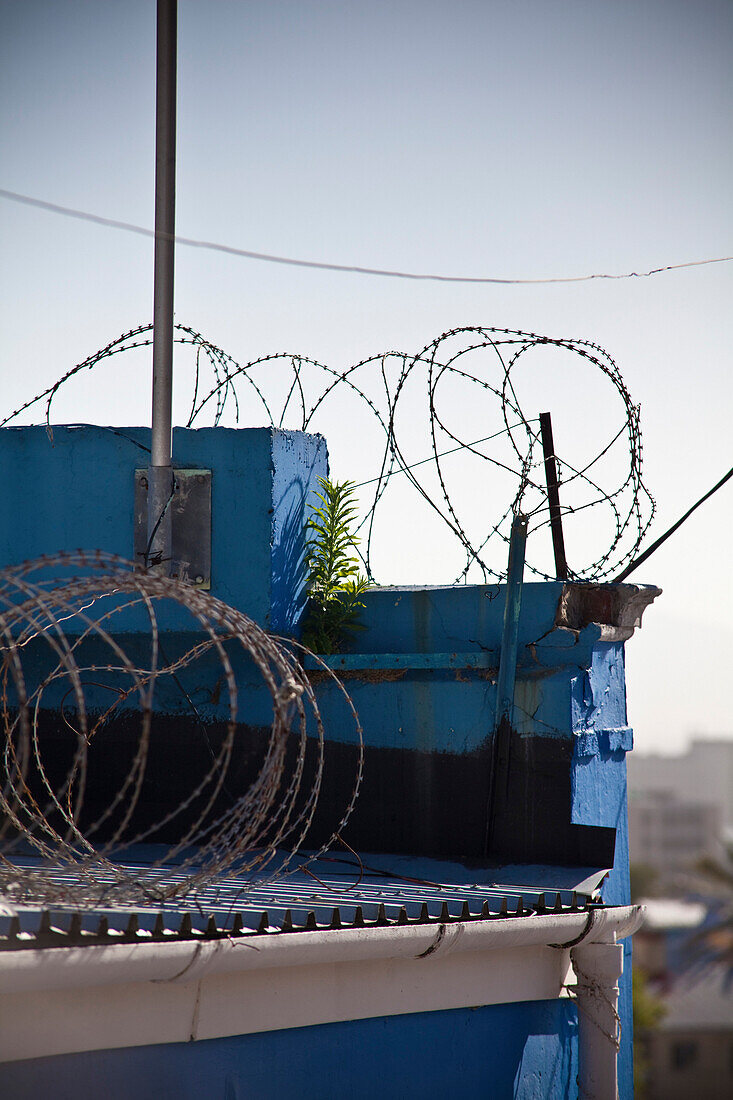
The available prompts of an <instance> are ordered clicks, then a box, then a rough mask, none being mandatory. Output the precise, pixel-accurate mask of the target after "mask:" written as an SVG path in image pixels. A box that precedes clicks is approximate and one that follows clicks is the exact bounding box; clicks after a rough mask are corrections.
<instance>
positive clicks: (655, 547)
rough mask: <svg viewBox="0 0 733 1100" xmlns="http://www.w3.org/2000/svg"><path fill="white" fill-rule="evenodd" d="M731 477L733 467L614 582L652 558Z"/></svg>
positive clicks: (616, 582)
mask: <svg viewBox="0 0 733 1100" xmlns="http://www.w3.org/2000/svg"><path fill="white" fill-rule="evenodd" d="M731 477H733V467H731V469H730V470H728V473H727V474H724V475H723V477H721V479H720V481H718V482H717V483H716V484H715V485H713V487H712V489H708V491H707V493H705V495H704V496H702V497H700V499H699V500H698V501H696V502H695V504H693V505H692V507H691V508H688V509H687V511H686V512H685V514H684V516H680V518H679V519H678V520H677V522H676V523H673V524H672V526H671V527H670V528H669V529H668V530H667V531H665V532H664V534H663V535H660V536H659V538H658V539H657V540H656V542H653V543H652V544H651V546H650V547H648V549H646V550H645V551H644V553H643V554H639V557H638V558H635V559H634V561H632V562H630V563H629V565H627V566H626V568H625V569H624V570H622V572H621V573H619V575H618V576H617V577H615V578H614V579H613V581H612V583H613V584H620V583H621V581H623V580H625V579H626V578H627V577H628V576H629V574H630V573H633V572H634V570H635V569H636V568H637V567H638V566H640V565H641V564H642V562H645V561H646V560H647V558H650V557H651V556H652V554H653V553H654V551H655V550H658V549H659V547H660V546H661V545H662V543H663V542H666V541H667V539H668V538H669V537H670V535H673V534H674V533H675V531H676V530H677V529H678V528H679V527H681V526H682V524H683V523H684V522H685V520H687V519H689V518H690V516H691V515H692V513H693V512H695V511H697V509H698V508H699V507H700V505H701V504H704V503H705V501H706V500H709V499H710V497H711V496H712V495H713V493H717V491H718V489H722V487H723V486H724V485H725V483H726V481H729V480H730V478H731Z"/></svg>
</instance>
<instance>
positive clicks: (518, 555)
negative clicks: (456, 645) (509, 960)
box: [484, 515, 527, 855]
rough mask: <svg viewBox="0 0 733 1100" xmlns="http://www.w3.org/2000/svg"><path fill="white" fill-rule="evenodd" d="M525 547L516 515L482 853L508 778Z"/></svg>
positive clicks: (524, 535)
mask: <svg viewBox="0 0 733 1100" xmlns="http://www.w3.org/2000/svg"><path fill="white" fill-rule="evenodd" d="M526 546H527V517H526V516H522V515H517V516H515V517H514V519H513V521H512V533H511V537H510V540H509V564H508V567H507V578H506V602H505V604H504V628H503V631H502V635H501V654H500V656H499V674H498V676H497V680H496V713H495V717H494V742H493V745H492V752H491V771H490V774H489V798H488V805H487V808H486V837H485V842H484V855H488V854H489V851H490V849H491V844H492V839H493V833H494V824H495V821H496V816H497V811H498V809H499V806H498V803H497V799H498V794H499V787H498V783H497V777H498V776H499V774H501V773H503V774H504V777H505V780H508V777H509V755H510V749H511V740H512V710H513V708H514V681H515V680H516V677H517V653H518V649H519V613H520V611H521V609H522V582H523V580H524V555H525V550H526Z"/></svg>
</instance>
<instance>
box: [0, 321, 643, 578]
mask: <svg viewBox="0 0 733 1100" xmlns="http://www.w3.org/2000/svg"><path fill="white" fill-rule="evenodd" d="M175 339H176V342H177V343H179V344H188V345H191V346H192V348H193V349H194V352H195V364H194V372H193V387H192V393H191V402H190V409H189V414H188V419H187V421H186V426H187V427H194V426H203V425H204V424H206V423H208V424H210V425H214V426H216V425H218V424H220V423H221V421H222V418H223V417H224V415H225V413H226V412H227V411H228V410H231V412H232V415H233V419H234V422H235V423H236V424H240V423H243V424H247V425H248V426H255V425H261V424H262V422H263V421H264V422H265V423H266V424H267V425H269V426H272V427H278V428H282V427H288V428H297V429H300V430H303V431H316V430H319V429H321V428H322V426H323V424H324V423H326V424H327V423H328V414H329V413H331V414H333V415H332V423H338V421H339V419H341V418H342V414H341V413H340V405H339V398H340V397H343V396H344V395H345V394H348V395H350V396H351V397H354V398H356V399H357V400H358V402H359V403H360V405H361V408H362V409H363V410H364V412H365V413H366V414H367V417H368V419H369V421H370V422H371V423H372V424H373V425H374V426H376V427H377V428H378V430H379V432H380V433H381V435H382V436H383V442H382V444H381V447H380V450H379V451H378V452H375V453H374V455H373V470H374V476H373V477H372V478H371V479H370V480H369V481H367V482H362V483H361V484H360V485H359V486H358V488H360V489H363V490H367V495H366V496H364V497H363V498H362V504H363V509H362V518H361V521H360V524H359V534H360V537H361V540H362V541H361V547H360V554H361V556H362V558H363V562H364V566H365V569H366V572H367V575H368V576H369V578H370V579H371V580H374V579H375V570H374V568H373V556H374V555H373V551H374V543H375V539H376V537H377V520H378V517H379V511H380V506H382V505H383V504H384V503H385V500H386V496H387V493H388V490H389V489H391V488H392V485H393V482H394V478H395V475H404V478H406V479H407V482H408V483H409V485H411V486H412V489H413V490H414V492H415V493H416V494H417V495H418V496H419V497H420V498H421V499H422V500H423V502H424V503H425V504H426V505H427V506H428V508H429V509H430V510H431V512H432V513H433V514H434V515H435V516H436V517H438V518H439V521H440V522H441V523H442V524H443V525H444V527H445V528H446V530H447V531H448V532H449V533H450V535H451V536H452V538H453V539H454V540H455V542H456V544H457V546H458V547H459V551H460V555H461V558H462V566H461V568H460V570H459V571H458V573H457V574H456V575H454V576H453V577H452V578H445V579H450V580H455V581H458V582H462V581H466V580H474V579H476V580H481V581H483V582H494V581H500V580H501V579H503V577H504V576H505V575H506V569H505V562H506V544H507V543H508V539H509V529H510V526H511V519H512V516H513V515H514V514H516V513H517V512H519V511H521V512H523V513H524V514H525V515H527V516H529V517H530V521H531V522H530V532H531V531H533V530H537V529H538V528H541V527H544V526H546V525H547V524H549V522H550V516H549V505H548V501H547V492H546V488H545V485H544V477H543V473H542V467H543V452H542V446H541V441H540V433H539V427H538V420H537V419H536V418H533V417H531V416H529V415H528V414H527V413H526V412H525V410H524V409H523V407H522V402H521V401H520V399H519V397H518V394H517V388H516V385H515V379H516V375H517V371H518V368H519V367H520V366H521V365H523V364H524V363H525V361H526V358H527V355H528V353H529V352H530V351H532V350H533V349H537V348H555V349H563V350H565V351H567V352H570V353H572V354H573V355H575V356H577V357H579V359H580V360H581V361H582V362H583V363H584V364H586V365H587V366H588V367H590V368H591V369H593V370H596V371H599V372H600V373H601V375H602V376H603V377H604V378H605V379H606V380H607V381H608V383H609V384H610V386H611V389H612V391H613V393H615V397H616V399H617V400H618V403H619V409H620V416H619V420H618V427H617V430H615V431H614V432H613V433H612V434H611V435H610V437H609V438H608V439H605V440H604V441H603V442H602V445H601V446H600V447H599V449H598V451H597V452H596V454H595V455H594V457H593V458H591V459H590V461H588V462H585V463H582V464H573V463H571V462H569V461H568V460H566V459H564V458H563V457H562V454H559V455H557V456H556V465H557V469H558V480H559V488H560V492H561V497H563V496H564V499H562V511H563V513H564V514H565V515H566V516H567V515H569V514H571V513H572V514H575V513H580V512H586V511H588V510H590V511H591V512H592V515H593V518H594V529H595V530H596V531H597V530H598V529H599V526H600V525H599V522H598V521H599V518H600V517H599V516H598V510H599V509H600V510H603V509H605V513H606V521H607V528H608V532H610V533H607V535H606V536H605V537H604V536H597V537H596V536H594V537H595V538H596V541H598V538H600V539H602V540H603V541H602V544H601V546H600V549H599V551H598V552H597V553H595V556H594V557H593V558H592V560H590V561H588V562H586V563H585V564H579V563H578V562H577V561H576V562H573V560H571V561H570V563H569V566H570V569H569V575H570V578H571V579H575V580H586V581H588V580H590V581H602V580H604V579H610V578H612V577H613V576H614V575H615V574H616V573H618V572H619V571H620V570H621V569H622V568H623V566H624V565H626V564H627V563H628V562H630V561H631V560H632V559H633V558H634V557H635V555H636V553H637V551H638V549H639V546H640V544H641V542H642V540H643V538H644V535H645V534H646V532H647V530H648V528H649V525H650V523H651V521H652V518H653V515H654V511H655V503H654V500H653V498H652V496H651V495H650V493H649V492H648V490H647V489H646V487H645V485H644V483H643V481H642V439H641V428H640V417H639V408H638V407H637V406H635V405H634V404H633V402H632V400H631V397H630V395H629V392H628V390H627V388H626V386H625V384H624V381H623V379H622V377H621V373H620V371H619V369H618V367H617V365H616V364H615V363H614V361H613V359H611V357H610V356H609V355H608V353H607V352H605V351H604V350H603V348H601V347H599V346H598V345H597V344H593V343H590V342H589V341H586V340H575V339H555V338H552V337H548V336H540V335H537V334H536V333H530V332H521V331H515V330H510V329H500V328H490V327H483V326H471V327H466V328H457V329H453V330H451V331H450V332H446V333H443V334H442V335H441V336H439V337H437V339H435V340H433V341H432V342H431V343H430V344H428V345H427V346H426V347H425V348H423V349H422V351H420V352H418V353H417V354H416V355H410V354H407V353H405V352H394V351H393V352H385V353H381V354H379V355H373V356H370V357H368V358H367V359H363V360H361V361H360V362H358V363H356V364H354V365H353V366H351V367H348V368H347V369H346V370H343V371H338V370H335V369H333V368H332V367H329V366H326V365H325V364H323V363H319V362H317V361H316V360H314V359H309V358H307V357H305V356H301V355H293V354H289V353H284V352H279V353H276V354H272V355H265V356H262V357H260V358H258V359H253V360H252V361H251V362H248V363H245V364H239V363H237V362H236V361H235V360H234V359H233V358H232V357H231V356H230V355H228V354H227V353H226V352H224V351H222V349H221V348H219V347H217V346H216V345H215V344H212V343H211V342H210V341H208V340H206V339H205V338H204V337H203V336H202V335H201V334H200V333H199V332H196V331H195V330H194V329H192V328H189V327H187V326H185V325H180V324H178V325H176V326H175ZM151 343H152V325H142V326H140V327H139V328H136V329H132V330H131V331H129V332H126V333H124V334H123V335H122V336H120V337H118V338H117V339H116V340H113V341H112V342H111V343H109V344H107V345H106V347H104V348H101V349H100V350H99V351H97V352H95V353H94V355H91V356H89V358H87V359H85V360H84V361H83V362H81V363H78V364H77V365H76V366H74V367H72V368H71V370H69V371H67V372H66V373H65V374H64V375H63V376H62V377H61V378H59V379H58V381H57V382H55V383H54V384H53V385H52V386H50V387H48V388H47V389H46V390H44V391H43V392H42V393H40V394H38V396H36V397H34V398H32V399H31V400H29V401H27V402H26V403H25V404H24V405H22V406H21V407H20V408H18V409H16V410H15V411H14V412H13V413H11V414H10V415H9V416H7V417H6V418H5V419H4V420H2V421H0V426H3V425H5V424H8V423H9V422H10V421H12V420H14V419H15V418H16V417H18V416H19V415H20V414H21V413H24V412H26V411H27V410H29V409H31V408H32V407H34V406H35V405H37V404H38V403H40V402H45V407H46V423H47V426H48V430H49V432H51V431H52V429H51V410H52V405H53V401H54V399H55V397H56V395H57V394H58V392H59V389H60V388H61V387H62V386H63V385H64V384H65V383H66V382H67V381H68V380H69V379H71V378H72V377H73V376H74V375H76V374H78V373H79V372H80V371H82V370H87V369H92V368H94V367H96V366H98V365H99V364H100V363H102V362H103V361H105V360H108V359H111V358H112V357H113V356H116V355H118V354H120V353H122V352H126V351H130V350H132V349H133V348H140V347H145V346H148V345H150V344H151ZM450 383H453V384H454V385H460V386H461V387H462V388H463V391H464V397H463V401H464V405H465V402H466V401H470V400H471V398H468V397H466V396H465V393H466V391H465V387H466V386H469V387H475V392H476V396H477V397H479V396H480V397H485V398H488V399H489V400H490V401H493V402H494V403H495V406H496V409H495V417H494V423H493V425H491V430H490V431H488V432H487V434H486V435H485V436H484V437H483V438H482V439H479V440H471V439H469V438H466V437H465V435H464V434H463V432H462V431H459V430H458V428H457V427H455V426H452V425H451V424H450V423H449V418H448V415H447V414H446V413H445V412H443V411H442V410H443V407H445V408H448V407H449V403H448V402H446V400H445V397H444V395H445V393H446V390H447V389H448V387H449V384H450ZM416 393H418V394H420V395H421V396H420V397H419V405H417V406H416V404H415V401H416V398H415V394H416ZM606 403H607V402H606ZM416 421H421V422H422V426H423V427H424V428H425V429H426V438H427V439H428V440H429V444H428V446H429V450H430V453H429V454H428V455H427V456H425V455H423V456H421V457H420V459H419V460H418V461H414V460H412V459H411V457H410V455H409V448H410V444H409V436H410V431H411V429H412V428H413V426H414V424H415V422H416ZM487 423H488V421H487ZM110 430H113V429H110ZM356 432H357V429H355V432H354V434H356ZM325 434H326V435H327V437H328V435H329V432H328V430H326V432H325ZM499 444H501V446H502V448H503V450H502V451H501V453H500V454H499V455H497V454H496V453H494V454H492V453H487V451H490V448H491V446H492V445H494V446H499ZM138 445H139V444H138ZM623 447H625V448H626V459H625V461H621V462H620V463H617V465H619V467H620V472H614V473H613V474H612V475H611V476H612V478H613V483H612V484H610V485H608V484H606V485H601V483H600V482H601V473H600V470H601V463H602V461H603V460H604V459H605V457H606V456H607V455H608V454H609V453H610V452H611V451H615V452H618V449H619V448H623ZM560 450H561V451H562V446H561V447H560ZM458 452H460V453H462V454H463V455H464V456H470V457H471V459H472V460H473V459H478V460H481V461H483V462H484V463H485V468H486V470H488V471H492V472H493V473H494V474H495V475H497V476H500V477H502V478H504V482H505V484H504V489H503V490H502V492H503V493H504V495H503V496H502V495H501V493H498V494H497V493H495V492H494V493H493V494H492V495H490V492H489V491H486V489H485V487H484V485H483V483H481V486H480V492H479V493H478V494H477V495H478V496H479V497H480V499H483V500H487V499H498V500H499V502H500V503H499V504H498V507H496V511H495V514H494V515H492V516H491V519H490V520H489V521H488V522H487V523H486V525H485V526H484V528H483V530H482V533H481V535H480V536H478V537H477V536H476V534H474V533H473V529H474V527H475V526H476V513H478V512H479V510H480V508H479V506H478V505H477V504H476V496H474V498H473V501H472V504H471V506H470V514H467V513H466V509H465V507H464V514H463V515H462V513H461V504H460V502H457V501H456V494H455V483H454V484H453V485H451V481H450V478H449V476H448V472H447V466H446V461H445V460H446V457H447V456H449V455H451V456H453V455H455V454H456V453H458ZM608 476H609V475H608V472H607V471H605V472H604V474H603V477H604V478H607V477H608ZM507 478H509V480H510V482H511V485H512V487H511V491H510V492H508V493H507V492H506V487H505V486H506V479H507ZM477 489H479V486H478V484H477ZM571 494H572V497H573V502H572V503H570V502H569V497H570V495H571ZM484 510H485V509H484ZM469 521H470V522H469ZM608 521H610V522H608ZM385 527H386V532H387V535H386V537H387V538H389V539H390V540H393V539H394V537H395V531H394V524H389V523H388V524H386V525H385ZM469 527H470V528H471V530H469ZM532 546H533V544H532V543H530V550H531V549H532ZM571 559H572V554H571ZM527 569H528V570H530V571H531V572H532V573H534V574H535V575H536V576H538V577H542V578H545V579H550V577H551V575H550V574H549V573H547V572H545V571H544V570H543V569H542V568H541V567H540V566H539V564H538V563H537V561H534V562H533V561H532V560H531V558H529V559H528V560H527ZM380 579H384V580H388V578H380Z"/></svg>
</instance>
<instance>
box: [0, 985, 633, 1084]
mask: <svg viewBox="0 0 733 1100" xmlns="http://www.w3.org/2000/svg"><path fill="white" fill-rule="evenodd" d="M577 1026H578V1025H577V1014H576V1009H575V1006H574V1005H573V1004H572V1003H571V1002H570V1001H569V1000H563V1001H529V1002H525V1003H520V1004H512V1005H491V1006H488V1007H484V1008H473V1009H458V1010H453V1011H445V1012H426V1013H419V1014H411V1015H406V1016H392V1017H379V1018H376V1019H371V1020H360V1021H351V1022H347V1023H338V1024H325V1025H321V1026H318V1027H310V1028H294V1029H291V1030H285V1031H272V1032H267V1033H264V1034H260V1035H246V1036H241V1037H236V1038H229V1039H213V1040H208V1041H206V1042H199V1043H186V1044H180V1045H177V1046H170V1045H166V1046H150V1047H137V1048H135V1049H132V1050H107V1051H96V1052H92V1053H89V1054H75V1055H67V1056H65V1057H60V1058H44V1059H37V1060H34V1061H27V1062H16V1063H6V1064H5V1065H3V1066H0V1092H2V1095H3V1097H5V1100H36V1098H38V1097H43V1096H49V1097H51V1096H52V1097H54V1100H79V1097H89V1098H93V1097H94V1098H96V1097H100V1098H101V1097H104V1100H131V1098H132V1097H134V1098H135V1100H204V1098H205V1100H374V1098H375V1097H385V1100H405V1098H410V1097H424V1098H425V1100H432V1098H437V1097H460V1096H466V1097H469V1096H471V1097H474V1096H475V1097H487V1098H489V1100H508V1098H513V1100H575V1098H576V1097H577V1095H578V1089H577V1084H576V1077H577V1072H578V1069H577V1061H576V1058H577V1055H576V1051H577ZM627 1095H628V1094H624V1093H622V1096H627Z"/></svg>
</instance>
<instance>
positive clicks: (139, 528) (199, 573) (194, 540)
mask: <svg viewBox="0 0 733 1100" xmlns="http://www.w3.org/2000/svg"><path fill="white" fill-rule="evenodd" d="M173 473H174V476H175V493H174V496H173V500H172V501H171V504H170V507H171V535H172V539H173V568H172V571H171V575H172V576H174V577H178V579H179V580H182V581H184V582H185V583H186V584H192V585H194V586H195V587H196V588H206V589H208V588H211V470H174V471H173ZM147 545H148V471H147V470H135V536H134V560H135V561H136V562H143V561H144V560H145V552H146V549H147Z"/></svg>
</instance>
